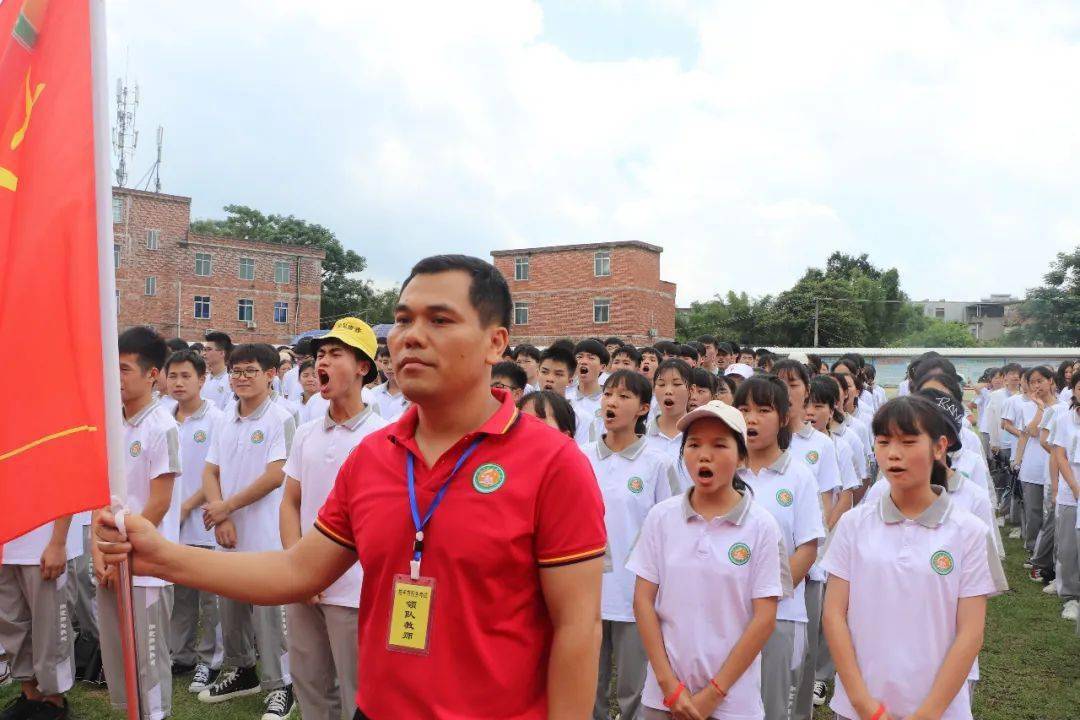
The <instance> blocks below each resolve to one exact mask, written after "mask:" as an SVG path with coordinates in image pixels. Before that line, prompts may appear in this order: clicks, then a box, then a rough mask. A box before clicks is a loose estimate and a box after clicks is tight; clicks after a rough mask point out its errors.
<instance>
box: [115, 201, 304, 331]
mask: <svg viewBox="0 0 1080 720" xmlns="http://www.w3.org/2000/svg"><path fill="white" fill-rule="evenodd" d="M113 198H114V213H115V212H116V211H117V210H119V211H120V216H119V217H120V221H119V222H114V224H113V236H114V241H115V242H116V243H117V244H118V245H119V247H120V264H119V266H118V267H117V270H116V287H117V297H118V300H119V302H118V307H119V318H118V324H119V326H120V328H121V329H123V328H126V327H130V326H132V325H150V326H152V327H154V328H155V329H157V330H158V331H159V332H161V333H162V334H163V335H165V336H166V337H176V336H179V337H182V338H184V339H186V340H189V341H194V340H199V339H201V338H202V337H203V335H204V333H205V332H206V331H208V330H223V331H224V332H227V333H228V334H229V335H230V336H231V337H232V339H233V341H234V342H269V343H275V344H281V343H286V342H291V340H292V338H293V337H294V336H295V335H296V334H297V333H300V332H303V331H305V330H311V329H313V328H316V327H318V326H319V309H320V300H321V282H322V259H323V257H324V253H323V252H322V251H321V250H315V249H311V248H302V247H290V246H282V245H278V244H275V243H262V242H254V241H247V240H236V239H233V238H215V237H207V236H200V235H196V234H194V233H191V232H190V231H189V226H190V218H191V199H190V198H186V197H180V196H175V195H162V194H160V193H147V192H140V191H137V190H129V189H120V188H114V189H113ZM117 199H119V200H120V201H122V206H121V207H119V208H118V207H117V206H116V204H115V203H116V200H117ZM113 219H114V221H115V220H116V219H117V216H116V215H115V214H114V218H113ZM149 230H158V231H159V232H158V239H157V248H156V249H151V248H150V247H148V231H149ZM197 253H204V254H208V255H209V256H210V259H211V263H210V275H208V276H200V275H196V254H197ZM242 258H246V259H250V260H253V261H254V278H253V279H250V280H248V279H243V278H241V275H240V261H241V259H242ZM277 261H282V262H285V263H287V264H288V267H289V272H288V278H287V282H280V283H279V282H276V281H275V262H277ZM148 277H153V278H155V279H156V288H155V294H154V295H148V294H147V285H146V279H147V278H148ZM281 279H285V278H284V276H283V277H282V278H281ZM196 296H200V297H209V298H210V317H209V318H208V319H203V318H196V317H195V297H196ZM240 299H248V300H251V301H252V302H253V320H252V322H253V323H254V327H253V328H249V327H248V324H247V323H246V322H243V321H241V320H239V318H238V311H237V305H238V301H239V300H240ZM275 303H285V308H284V311H285V312H286V317H285V319H286V322H275V314H274V304H275ZM279 319H280V313H279Z"/></svg>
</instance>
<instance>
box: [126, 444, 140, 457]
mask: <svg viewBox="0 0 1080 720" xmlns="http://www.w3.org/2000/svg"><path fill="white" fill-rule="evenodd" d="M141 454H142V443H141V442H139V441H138V440H136V441H135V442H133V443H131V447H129V448H128V455H130V456H131V457H139V455H141Z"/></svg>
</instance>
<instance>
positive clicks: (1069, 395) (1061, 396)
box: [1058, 388, 1073, 405]
mask: <svg viewBox="0 0 1080 720" xmlns="http://www.w3.org/2000/svg"><path fill="white" fill-rule="evenodd" d="M1072 399H1073V391H1072V390H1070V389H1069V388H1062V390H1061V392H1059V393H1058V400H1060V401H1061V402H1063V403H1065V404H1066V405H1068V404H1069V403H1071V402H1072Z"/></svg>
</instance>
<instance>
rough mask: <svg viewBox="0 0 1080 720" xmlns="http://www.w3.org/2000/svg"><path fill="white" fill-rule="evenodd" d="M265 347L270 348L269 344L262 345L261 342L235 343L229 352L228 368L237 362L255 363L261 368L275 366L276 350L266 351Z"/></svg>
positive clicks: (267, 368)
mask: <svg viewBox="0 0 1080 720" xmlns="http://www.w3.org/2000/svg"><path fill="white" fill-rule="evenodd" d="M266 348H270V349H271V350H273V348H271V347H270V346H269V345H262V344H261V343H244V344H243V345H237V346H236V347H235V348H233V351H232V353H230V354H229V368H230V369H231V368H232V367H233V366H234V365H238V364H239V363H252V362H253V363H257V364H258V365H259V368H260V369H262V370H273V369H274V368H276V367H277V362H278V360H277V357H278V354H277V352H276V351H275V352H273V353H269V354H268V353H267V352H266Z"/></svg>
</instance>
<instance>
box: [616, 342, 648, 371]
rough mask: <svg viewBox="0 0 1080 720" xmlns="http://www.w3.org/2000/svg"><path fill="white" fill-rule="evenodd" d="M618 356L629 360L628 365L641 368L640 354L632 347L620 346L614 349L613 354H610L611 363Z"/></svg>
mask: <svg viewBox="0 0 1080 720" xmlns="http://www.w3.org/2000/svg"><path fill="white" fill-rule="evenodd" d="M620 355H623V356H625V357H626V358H628V359H629V360H630V364H632V365H633V366H634V367H641V353H640V352H638V349H637V348H636V347H634V346H633V345H621V346H619V347H617V348H615V352H613V353H611V359H612V361H614V360H615V358H617V357H619V356H620Z"/></svg>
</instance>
